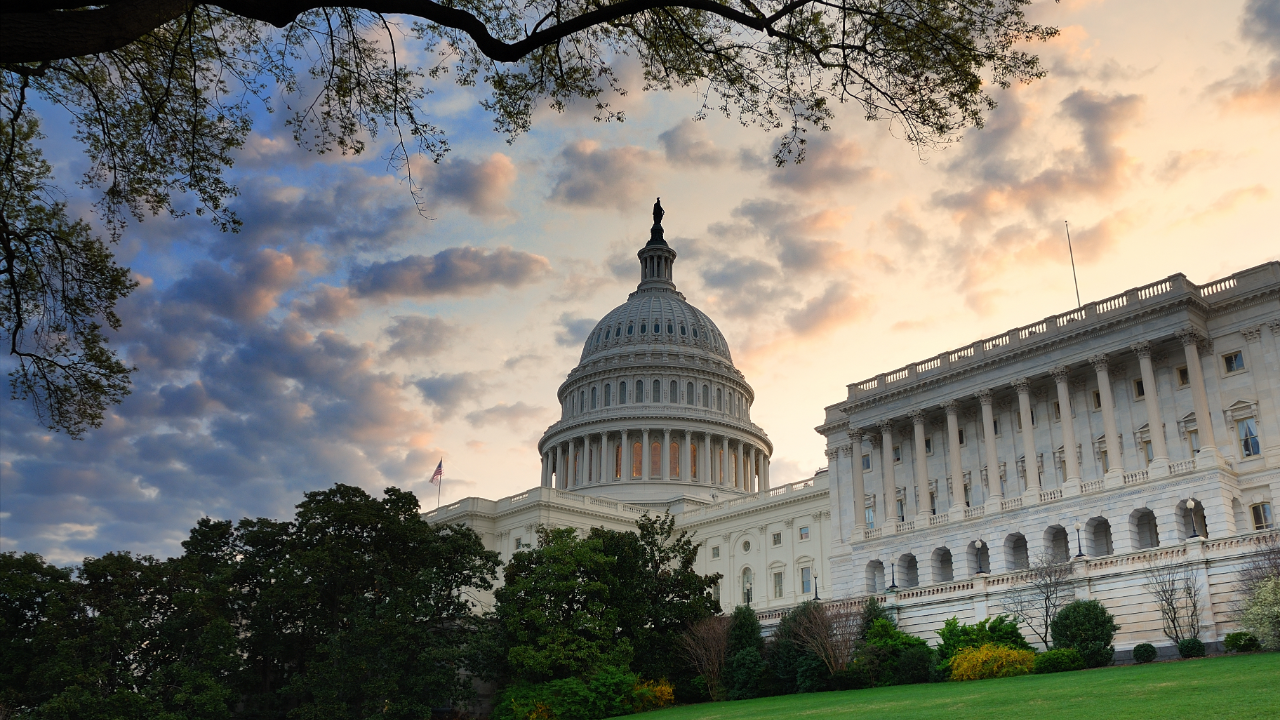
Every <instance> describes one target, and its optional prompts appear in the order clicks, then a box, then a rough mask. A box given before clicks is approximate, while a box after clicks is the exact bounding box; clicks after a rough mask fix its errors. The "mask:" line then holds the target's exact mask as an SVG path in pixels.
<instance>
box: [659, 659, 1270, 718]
mask: <svg viewBox="0 0 1280 720" xmlns="http://www.w3.org/2000/svg"><path fill="white" fill-rule="evenodd" d="M855 715H857V716H864V717H890V718H902V719H903V720H906V719H908V718H909V719H910V720H930V719H932V718H938V719H939V720H969V719H970V718H972V719H973V720H1002V719H1008V720H1047V719H1050V718H1072V719H1073V720H1074V719H1076V718H1118V719H1126V720H1129V719H1131V720H1154V719H1156V718H1170V717H1177V718H1181V717H1193V718H1196V720H1205V719H1206V718H1231V719H1232V720H1236V719H1241V720H1243V719H1246V718H1270V719H1273V720H1274V718H1277V717H1280V653H1258V654H1251V655H1226V656H1218V657H1210V658H1200V659H1196V660H1183V661H1180V662H1164V663H1149V664H1147V665H1125V666H1121V667H1109V668H1100V669H1098V670H1081V671H1077V672H1065V673H1057V674H1054V675H1025V676H1023V677H1016V678H1003V679H1000V680H976V681H971V682H948V683H936V684H931V685H900V686H897V687H886V688H873V689H870V690H850V691H847V692H826V693H813V694H808V695H786V696H783V697H771V698H761V699H758V700H740V701H738V702H722V703H705V704H702V705H687V706H684V707H678V708H671V709H669V710H660V711H657V712H651V713H646V714H645V716H644V717H645V720H720V719H721V718H723V719H725V720H754V719H755V718H760V719H761V720H764V719H765V718H769V719H770V720H772V719H773V718H780V717H787V718H805V719H806V720H824V719H825V718H842V719H843V718H850V717H853V716H855Z"/></svg>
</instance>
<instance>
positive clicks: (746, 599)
mask: <svg viewBox="0 0 1280 720" xmlns="http://www.w3.org/2000/svg"><path fill="white" fill-rule="evenodd" d="M753 580H754V577H753V576H752V574H751V568H742V604H743V605H750V604H751V589H752V588H751V585H752V582H753Z"/></svg>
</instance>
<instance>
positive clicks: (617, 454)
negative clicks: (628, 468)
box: [613, 443, 622, 480]
mask: <svg viewBox="0 0 1280 720" xmlns="http://www.w3.org/2000/svg"><path fill="white" fill-rule="evenodd" d="M613 478H614V479H615V480H618V479H621V478H622V443H618V445H617V447H615V448H614V449H613Z"/></svg>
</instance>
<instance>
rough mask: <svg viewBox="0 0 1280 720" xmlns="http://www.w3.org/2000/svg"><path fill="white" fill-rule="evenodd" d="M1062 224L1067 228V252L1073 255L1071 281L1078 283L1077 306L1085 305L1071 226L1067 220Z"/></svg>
mask: <svg viewBox="0 0 1280 720" xmlns="http://www.w3.org/2000/svg"><path fill="white" fill-rule="evenodd" d="M1062 226H1063V227H1065V228H1066V229H1067V254H1068V255H1070V256H1071V282H1073V283H1075V285H1076V307H1077V308H1080V307H1084V305H1083V303H1081V302H1080V280H1079V278H1077V277H1076V253H1075V251H1074V250H1072V249H1071V226H1070V225H1068V224H1067V221H1066V220H1063V221H1062Z"/></svg>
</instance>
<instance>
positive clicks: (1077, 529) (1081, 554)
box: [1076, 522, 1084, 558]
mask: <svg viewBox="0 0 1280 720" xmlns="http://www.w3.org/2000/svg"><path fill="white" fill-rule="evenodd" d="M1076 550H1078V551H1079V552H1077V553H1076V557H1078V558H1082V557H1084V545H1081V544H1080V523H1078V522H1077V523H1076Z"/></svg>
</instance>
